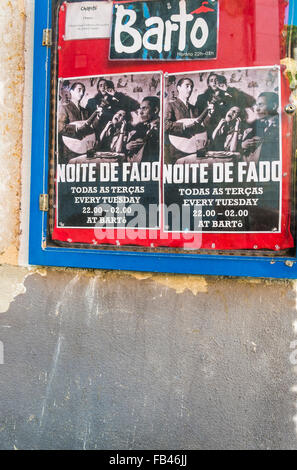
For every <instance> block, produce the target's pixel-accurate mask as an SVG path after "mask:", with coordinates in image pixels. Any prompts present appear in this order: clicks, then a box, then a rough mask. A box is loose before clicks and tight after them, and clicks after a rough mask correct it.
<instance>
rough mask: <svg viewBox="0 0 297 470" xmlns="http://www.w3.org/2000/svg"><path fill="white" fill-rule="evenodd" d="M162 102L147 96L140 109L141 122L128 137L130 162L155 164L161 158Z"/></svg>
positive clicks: (127, 147) (127, 146)
mask: <svg viewBox="0 0 297 470" xmlns="http://www.w3.org/2000/svg"><path fill="white" fill-rule="evenodd" d="M159 113H160V100H159V98H157V97H156V96H147V97H146V98H144V99H143V100H142V103H141V105H140V109H139V116H140V119H141V122H139V123H138V124H136V126H135V127H134V129H133V130H132V131H131V132H130V134H129V136H128V142H127V145H126V149H127V156H128V161H129V162H137V163H140V162H153V161H158V160H159V158H160V118H159Z"/></svg>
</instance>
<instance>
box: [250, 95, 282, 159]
mask: <svg viewBox="0 0 297 470" xmlns="http://www.w3.org/2000/svg"><path fill="white" fill-rule="evenodd" d="M278 106H279V97H278V95H277V94H276V93H273V92H265V93H261V94H260V95H259V97H258V99H257V103H256V105H255V110H256V112H257V115H258V119H256V121H254V122H253V123H252V124H251V126H250V127H251V129H250V132H249V133H248V134H247V136H246V138H245V139H244V140H243V142H242V148H243V150H244V158H245V160H246V161H247V162H251V161H254V162H255V163H258V161H259V160H260V159H261V160H268V161H272V160H279V159H280V150H279V115H278Z"/></svg>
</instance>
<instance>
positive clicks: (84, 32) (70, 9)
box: [65, 1, 112, 40]
mask: <svg viewBox="0 0 297 470" xmlns="http://www.w3.org/2000/svg"><path fill="white" fill-rule="evenodd" d="M111 17H112V2H110V1H101V2H98V1H86V2H78V3H68V4H67V10H66V24H65V40H72V39H95V38H97V39H101V38H109V37H110V29H111Z"/></svg>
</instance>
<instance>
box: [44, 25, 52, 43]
mask: <svg viewBox="0 0 297 470" xmlns="http://www.w3.org/2000/svg"><path fill="white" fill-rule="evenodd" d="M42 45H43V46H46V47H51V45H52V30H51V29H50V28H46V29H44V30H43V34H42Z"/></svg>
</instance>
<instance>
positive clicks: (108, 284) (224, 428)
mask: <svg viewBox="0 0 297 470" xmlns="http://www.w3.org/2000/svg"><path fill="white" fill-rule="evenodd" d="M45 273H46V275H45V276H40V274H34V275H32V276H30V277H28V278H27V279H26V280H25V283H24V286H25V288H26V293H25V294H21V295H19V296H18V297H16V299H15V300H14V302H12V303H11V305H10V308H9V310H8V311H7V312H6V313H2V314H1V315H0V338H2V339H3V341H4V365H3V366H1V369H0V390H1V400H0V448H2V449H7V448H9V449H13V448H14V447H15V448H17V449H23V448H25V449H32V448H33V449H39V448H42V449H43V448H46V449H56V448H58V449H65V448H66V449H69V448H71V449H96V448H97V449H214V448H219V449H243V448H244V449H268V448H270V449H279V448H285V449H297V441H296V433H295V430H294V422H293V417H294V415H295V413H296V409H295V406H294V399H295V397H294V394H293V393H292V387H294V385H295V384H296V380H297V378H296V375H295V374H294V371H293V367H292V365H291V364H290V362H289V355H290V341H291V340H292V338H293V329H292V325H293V323H294V321H296V317H297V315H296V304H295V291H294V290H293V289H292V286H290V285H287V284H286V283H281V282H271V283H269V282H262V281H258V282H252V283H248V282H245V281H241V280H229V279H202V278H199V277H191V286H192V291H191V290H188V289H186V290H185V291H184V292H183V293H179V294H178V293H177V291H176V290H175V288H174V280H176V282H177V286H181V285H183V286H185V285H187V281H188V279H187V277H185V276H177V277H169V278H166V277H165V276H162V277H159V276H156V277H154V276H147V279H146V280H142V281H140V280H136V279H135V277H134V276H133V275H129V274H119V273H107V272H103V273H101V272H97V273H87V272H86V273H84V272H79V271H77V272H72V271H63V270H60V271H56V270H47V271H46V272H44V273H43V274H45ZM178 288H179V287H178ZM193 292H195V293H196V295H194V293H193Z"/></svg>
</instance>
